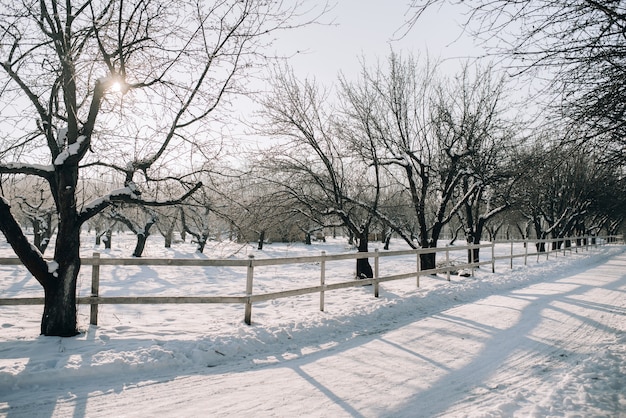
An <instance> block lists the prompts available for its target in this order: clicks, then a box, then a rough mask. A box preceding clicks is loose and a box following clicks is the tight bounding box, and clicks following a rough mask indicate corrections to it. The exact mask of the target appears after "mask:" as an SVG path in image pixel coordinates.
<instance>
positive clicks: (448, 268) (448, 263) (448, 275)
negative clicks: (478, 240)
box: [446, 244, 474, 281]
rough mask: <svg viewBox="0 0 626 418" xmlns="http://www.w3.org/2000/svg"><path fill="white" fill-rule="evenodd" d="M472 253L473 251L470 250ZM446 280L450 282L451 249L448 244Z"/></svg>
mask: <svg viewBox="0 0 626 418" xmlns="http://www.w3.org/2000/svg"><path fill="white" fill-rule="evenodd" d="M470 251H471V250H470ZM471 254H472V259H473V258H474V253H473V251H472V253H471ZM446 278H447V279H448V281H450V247H448V244H446Z"/></svg>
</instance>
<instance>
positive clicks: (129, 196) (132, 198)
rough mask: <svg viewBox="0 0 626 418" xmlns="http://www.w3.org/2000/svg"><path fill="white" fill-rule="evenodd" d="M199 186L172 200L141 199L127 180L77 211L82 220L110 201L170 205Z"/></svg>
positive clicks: (184, 197) (199, 185)
mask: <svg viewBox="0 0 626 418" xmlns="http://www.w3.org/2000/svg"><path fill="white" fill-rule="evenodd" d="M200 187H202V183H201V182H199V183H197V184H196V185H195V186H194V187H192V188H191V189H190V190H189V191H188V192H187V193H185V194H184V195H182V196H181V197H179V198H177V199H172V200H150V199H142V198H141V191H140V190H139V188H138V187H137V185H136V184H135V183H133V182H129V183H128V184H127V185H126V187H122V188H120V189H116V190H113V191H111V192H110V193H109V194H107V195H105V196H102V197H100V198H98V199H95V200H92V201H91V202H89V203H88V204H86V205H85V206H84V207H83V209H82V210H81V211H80V213H79V217H80V219H81V221H82V222H85V221H86V220H88V219H90V218H91V217H93V216H95V215H96V214H98V213H100V212H101V211H102V210H104V209H106V208H107V207H109V206H110V205H111V204H112V203H134V204H138V205H143V206H154V207H156V206H172V205H176V204H178V203H181V202H182V201H184V200H185V199H187V198H188V197H189V196H191V195H192V194H193V193H195V192H196V191H197V190H198V189H199V188H200Z"/></svg>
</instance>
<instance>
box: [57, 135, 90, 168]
mask: <svg viewBox="0 0 626 418" xmlns="http://www.w3.org/2000/svg"><path fill="white" fill-rule="evenodd" d="M86 140H87V137H86V136H85V135H80V136H79V137H78V138H77V139H76V142H74V143H72V144H69V145H68V146H67V147H66V148H65V149H64V150H63V151H61V153H59V155H57V157H56V158H55V159H54V165H55V166H56V165H63V164H64V163H65V161H66V160H67V159H68V158H69V157H71V156H73V155H78V152H79V151H80V149H81V147H82V145H83V142H85V141H86Z"/></svg>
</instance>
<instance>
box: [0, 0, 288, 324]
mask: <svg viewBox="0 0 626 418" xmlns="http://www.w3.org/2000/svg"><path fill="white" fill-rule="evenodd" d="M299 6H300V5H299V2H296V3H294V4H292V5H290V6H287V5H286V4H284V3H283V2H279V1H260V0H244V1H235V0H229V1H220V2H204V1H200V0H197V1H195V0H174V1H169V2H159V1H150V0H130V1H124V2H122V1H119V0H118V1H115V0H114V1H102V2H96V1H89V0H85V1H82V2H79V1H70V0H68V1H63V2H60V1H57V0H40V1H35V0H25V1H18V0H15V1H8V2H4V3H3V6H2V7H3V8H2V11H0V29H1V30H0V67H1V69H2V76H1V77H2V78H1V79H0V89H1V91H2V96H1V99H0V100H1V101H2V105H3V109H4V108H5V106H8V107H6V108H7V109H10V110H11V112H9V111H7V115H6V119H5V120H8V121H11V122H14V123H15V126H17V128H16V129H14V130H13V131H12V132H11V133H9V134H7V135H5V136H4V137H3V138H2V139H1V140H0V174H20V175H28V176H36V177H40V178H42V179H44V180H45V181H46V183H47V185H48V187H49V189H50V193H51V195H52V198H53V200H54V204H55V208H56V211H57V213H58V217H59V228H58V233H57V238H56V249H55V254H54V256H53V261H51V262H47V261H46V260H44V259H43V257H42V255H41V253H39V252H38V251H37V250H35V249H34V248H33V247H32V246H30V244H29V243H28V240H27V238H26V236H25V235H24V233H23V232H22V230H21V228H20V227H19V225H18V223H17V222H16V220H15V217H14V214H13V213H12V212H11V208H10V202H9V201H8V200H7V199H6V198H4V197H3V198H2V199H0V230H2V232H3V233H4V235H5V237H6V238H7V241H8V242H9V243H10V244H11V246H12V247H13V249H14V251H15V253H16V254H17V255H18V257H19V258H20V259H21V261H22V262H23V263H24V265H25V266H26V267H27V268H28V270H29V271H30V272H31V273H32V274H33V276H34V277H35V278H36V279H37V280H38V281H39V283H40V284H41V285H42V287H43V289H44V294H45V306H44V313H43V317H42V324H41V333H42V334H44V335H56V336H72V335H75V334H77V315H76V303H75V302H76V279H77V277H78V272H79V269H80V257H79V245H80V230H81V225H82V224H83V223H85V222H86V221H87V220H89V219H90V218H92V217H93V216H95V215H96V214H98V213H99V212H101V211H102V210H104V209H105V208H107V207H109V206H110V205H111V204H112V203H114V202H128V203H141V204H142V205H144V206H161V205H170V204H172V203H175V202H179V201H181V200H182V199H184V198H185V197H187V196H188V195H190V194H191V193H192V192H193V191H195V190H196V189H197V188H198V187H200V185H199V184H198V183H196V182H195V181H194V180H193V177H190V174H191V173H193V172H195V171H197V170H199V169H200V168H201V166H202V163H203V162H202V161H201V160H202V158H198V157H202V155H203V154H202V152H203V150H204V149H207V148H211V146H212V145H211V142H210V141H209V139H210V138H211V135H210V129H209V127H210V125H209V122H215V118H214V117H213V115H215V112H217V111H218V110H219V109H220V106H221V105H222V104H223V101H224V100H225V97H227V96H228V95H229V94H231V93H236V92H238V91H242V89H243V88H244V83H245V78H243V77H242V76H243V75H244V74H245V73H246V71H247V70H248V69H250V68H252V67H253V66H255V65H256V64H258V63H259V58H262V56H261V54H260V52H261V51H262V50H263V47H264V46H265V44H266V43H268V42H270V41H271V38H269V37H268V34H271V33H272V32H273V31H275V30H278V29H282V28H287V27H288V25H289V24H288V23H287V22H289V21H293V18H296V17H297V15H296V14H297V11H298V10H299V8H300V7H299ZM3 116H4V110H3ZM204 138H207V140H206V141H205V140H203V139H204ZM122 150H123V151H124V152H122ZM190 156H191V157H190ZM41 161H44V162H47V164H43V165H42V164H41ZM166 168H167V169H168V170H166ZM103 172H107V173H110V175H111V178H112V179H114V180H113V182H114V183H117V187H118V188H117V189H116V190H113V191H111V192H109V193H107V194H105V195H104V196H102V197H100V198H98V199H95V200H93V201H92V202H90V203H87V204H85V205H79V204H78V203H79V202H78V201H77V198H76V196H77V193H78V191H77V185H78V184H79V179H80V178H81V177H82V176H86V175H87V174H89V173H91V175H93V176H98V175H101V174H102V173H103ZM159 180H163V181H173V182H178V183H181V184H182V185H183V187H184V188H185V189H186V190H187V192H186V193H184V194H183V195H182V196H179V197H178V198H176V199H173V200H172V201H168V202H165V201H158V200H156V199H153V198H151V197H150V196H148V193H145V194H142V188H141V187H140V185H143V186H144V187H145V186H149V185H150V184H151V183H153V182H155V181H159Z"/></svg>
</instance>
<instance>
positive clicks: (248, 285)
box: [243, 254, 254, 325]
mask: <svg viewBox="0 0 626 418" xmlns="http://www.w3.org/2000/svg"><path fill="white" fill-rule="evenodd" d="M248 259H249V261H248V275H247V277H246V296H247V297H248V298H247V301H246V311H245V313H244V318H243V320H244V321H245V323H246V324H248V325H250V324H251V323H252V320H251V319H252V299H251V298H250V297H251V296H252V278H253V277H254V264H253V262H254V255H253V254H250V255H248Z"/></svg>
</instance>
